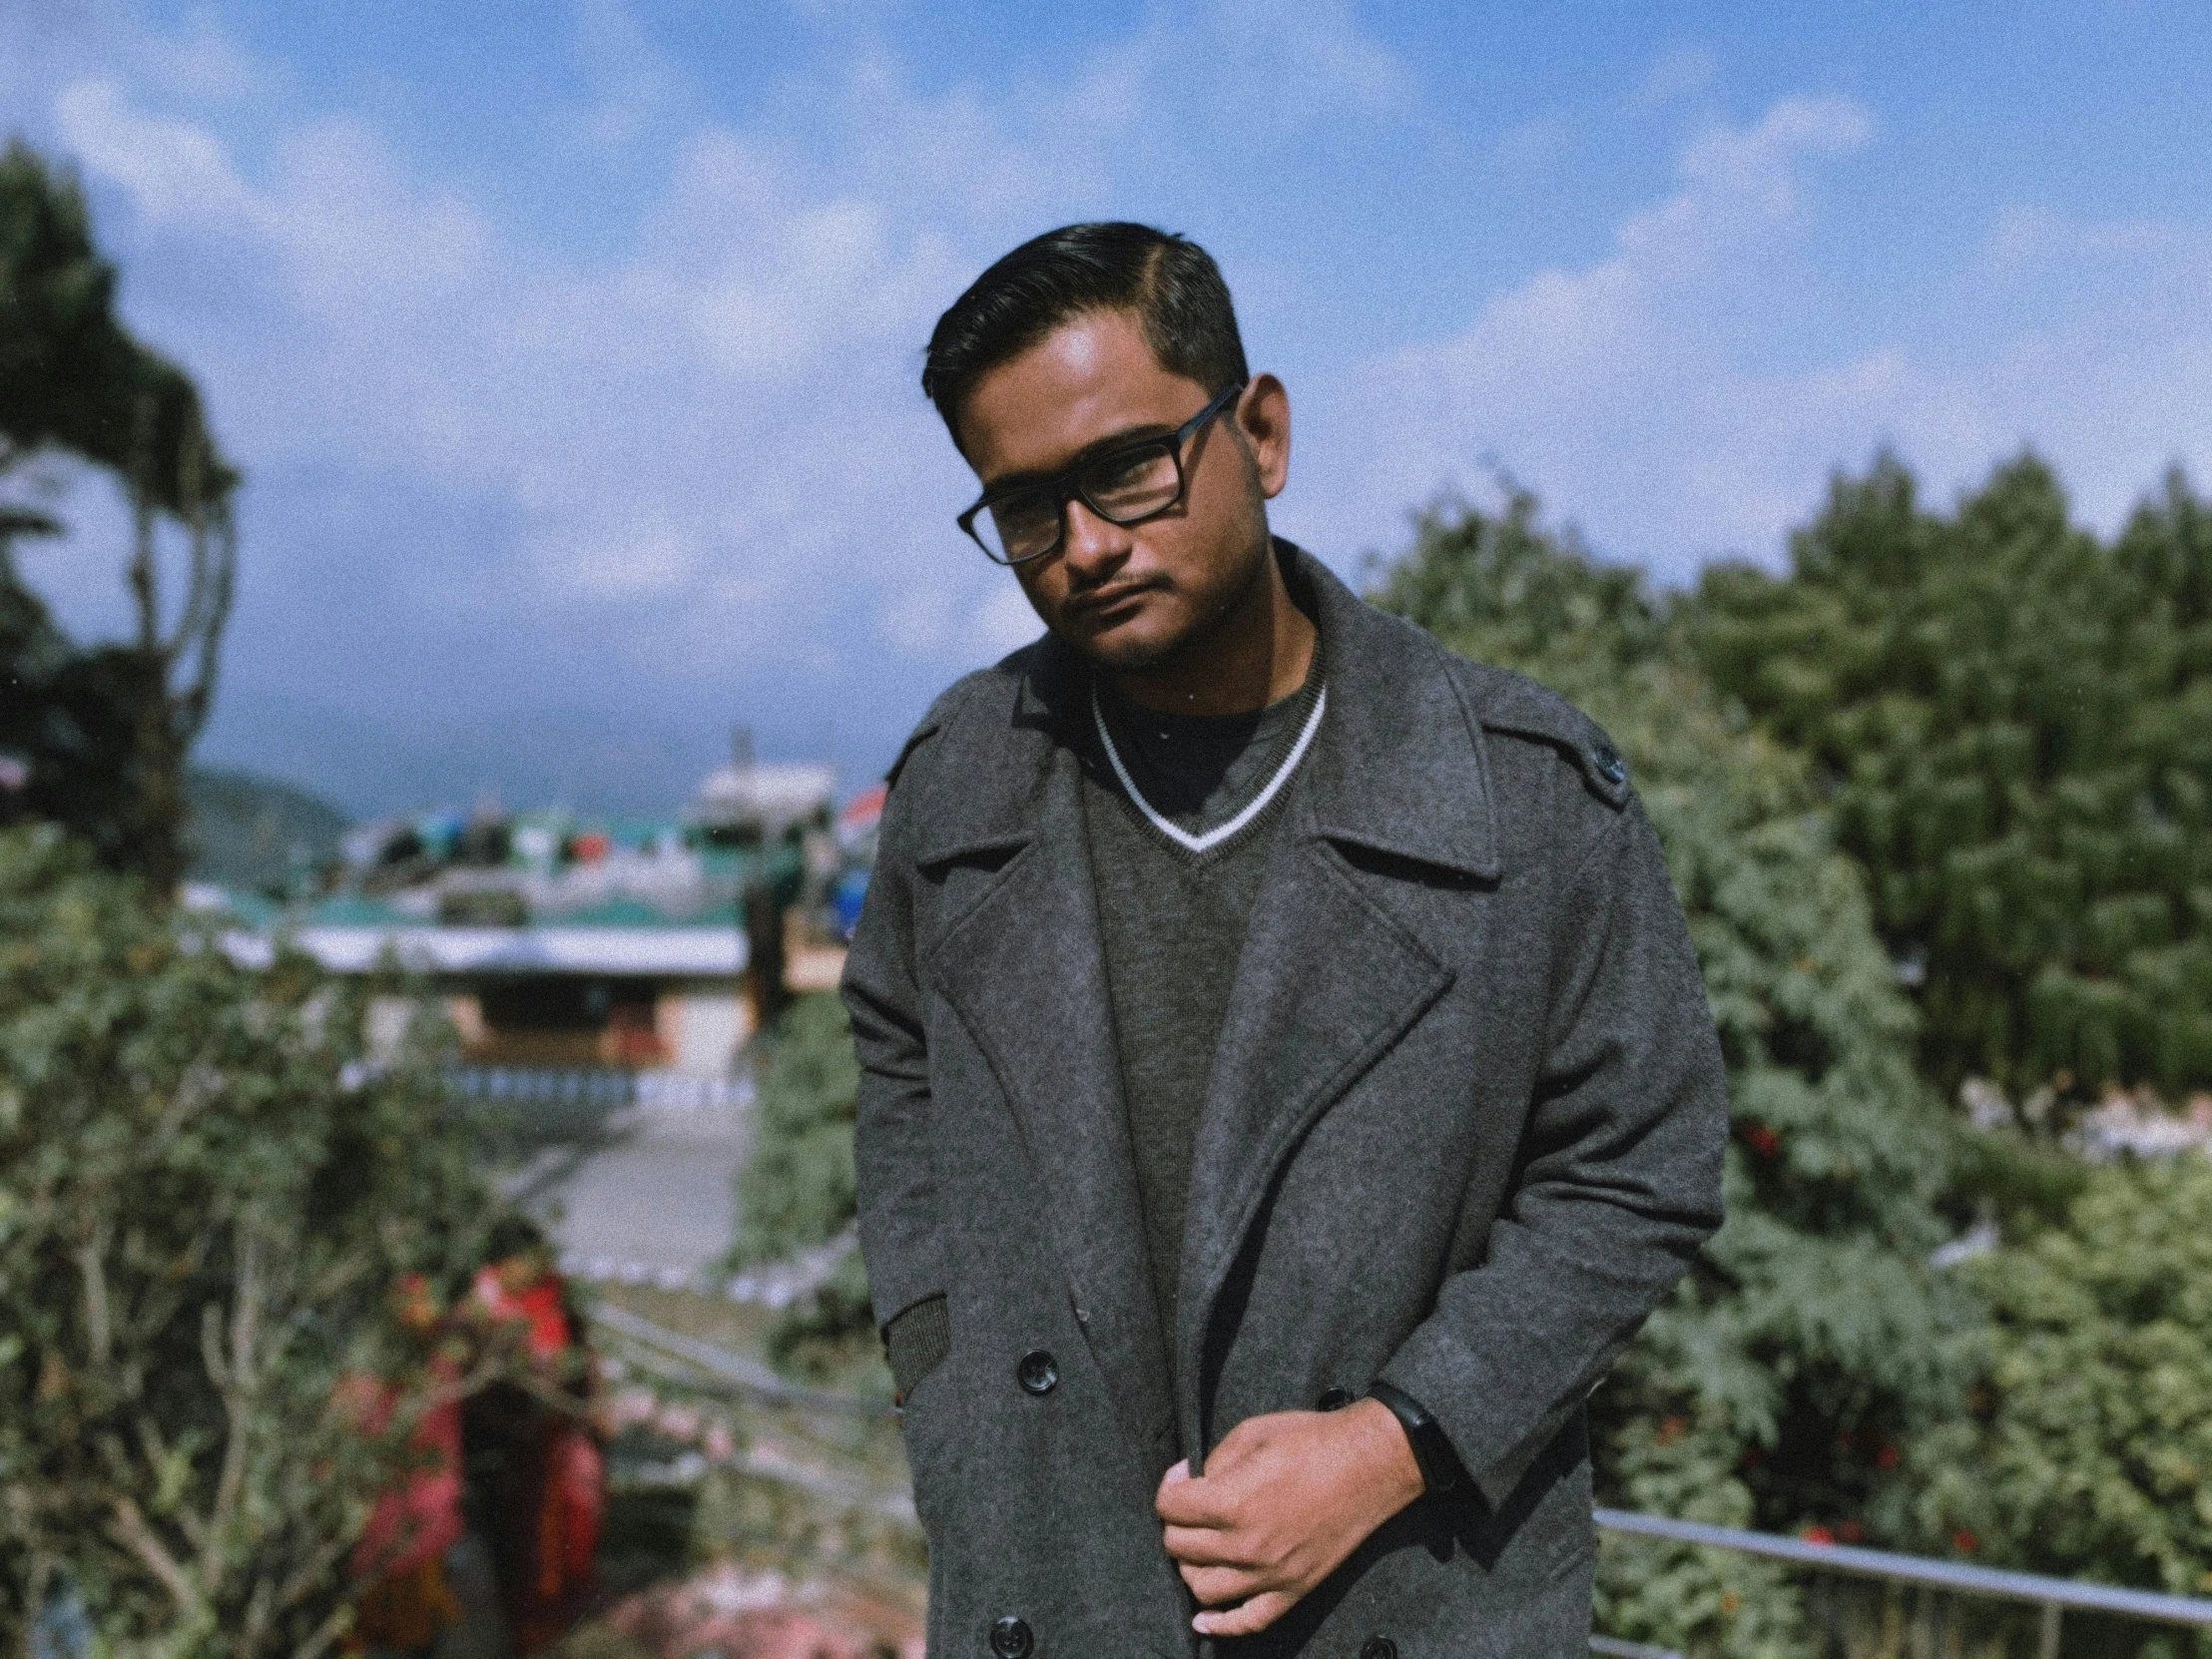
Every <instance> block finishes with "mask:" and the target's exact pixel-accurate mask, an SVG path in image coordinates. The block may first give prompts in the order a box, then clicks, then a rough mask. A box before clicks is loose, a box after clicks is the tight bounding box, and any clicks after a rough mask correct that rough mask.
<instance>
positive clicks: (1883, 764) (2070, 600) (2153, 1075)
mask: <svg viewBox="0 0 2212 1659" xmlns="http://www.w3.org/2000/svg"><path fill="white" fill-rule="evenodd" d="M2208 589H2212V529H2208V528H2207V519H2206V514H2205V512H2204V509H2203V508H2202V507H2201V505H2200V504H2199V503H2198V502H2197V501H2196V499H2195V498H2194V497H2193V496H2192V495H2191V494H2190V493H2189V491H2188V488H2187V485H2186V483H2185V482H2183V481H2182V480H2181V479H2179V478H2178V477H2176V478H2175V479H2173V480H2171V481H2170V482H2169V486H2168V490H2167V493H2166V496H2165V498H2164V499H2163V501H2161V502H2158V503H2154V504H2151V505H2147V506H2145V507H2144V508H2143V509H2142V510H2141V511H2140V512H2138V513H2137V515H2136V517H2135V520H2134V522H2133V523H2132V524H2131V525H2130V526H2129V528H2128V530H2127V532H2126V534H2125V535H2124V536H2123V537H2122V538H2121V539H2120V542H2119V545H2118V546H2117V547H2116V548H2113V549H2107V548H2105V547H2103V546H2100V545H2099V543H2098V542H2097V540H2096V538H2095V537H2093V536H2092V535H2090V534H2088V533H2087V532H2085V531H2083V530H2080V529H2078V528H2077V527H2075V526H2074V525H2072V524H2071V523H2070V522H2069V521H2068V516H2067V507H2066V501H2065V497H2064V495H2063V493H2062V492H2061V490H2060V489H2059V486H2058V483H2057V480H2056V479H2055V478H2054V477H2053V475H2052V474H2051V472H2050V470H2049V469H2048V468H2047V467H2046V466H2044V465H2043V464H2042V463H2041V462H2040V461H2037V460H2035V459H2034V458H2032V457H2023V458H2022V459H2020V460H2017V461H2014V462H2012V463H2010V464H2009V465H2006V466H2004V467H2001V468H1999V469H1998V470H1997V471H1996V473H1995V474H1994V475H1993V476H1992V477H1991V478H1990V480H1989V481H1988V483H1987V484H1986V485H1985V486H1984V487H1983V488H1982V489H1981V490H1979V491H1978V492H1976V493H1975V494H1973V495H1972V496H1969V497H1968V498H1966V499H1965V500H1963V501H1961V502H1960V504H1959V506H1958V508H1957V510H1956V511H1955V512H1954V513H1953V514H1951V515H1950V516H1948V517H1943V516H1940V515H1936V514H1933V513H1930V512H1927V511H1925V510H1924V509H1923V508H1922V507H1921V505H1920V503H1919V502H1918V500H1917V497H1916V491H1915V487H1914V483H1913V479H1912V476H1911V474H1910V473H1908V472H1907V471H1906V470H1905V468H1904V467H1903V466H1901V465H1899V464H1898V463H1897V462H1896V461H1894V460H1891V459H1888V458H1884V459H1881V460H1878V461H1877V462H1876V464H1875V465H1874V467H1873V468H1872V469H1871V470H1870V471H1869V472H1868V474H1867V475H1866V476H1865V477H1864V478H1859V479H1850V478H1841V477H1840V478H1838V479H1837V480H1836V482H1835V484H1834V486H1833V488H1832V490H1831V494H1830V498H1829V502H1828V505H1827V508H1826V510H1825V511H1824V512H1823V513H1822V514H1821V515H1820V517H1819V518H1818V519H1817V520H1815V522H1814V523H1813V524H1811V525H1810V526H1809V527H1807V528H1806V529H1805V530H1803V531H1801V532H1799V533H1798V534H1797V535H1796V536H1795V537H1793V538H1792V543H1791V569H1790V573H1789V575H1788V576H1786V577H1773V576H1768V575H1766V574H1764V573H1762V572H1759V571H1756V570H1753V569H1749V568H1746V567H1740V566H1739V567H1724V568H1719V569H1716V570H1713V571H1711V572H1709V573H1708V575H1707V576H1706V578H1705V580H1704V583H1703V585H1702V588H1701V591H1700V594H1699V601H1698V604H1697V605H1696V607H1695V609H1694V613H1693V617H1692V624H1691V627H1690V629H1689V634H1690V637H1691V639H1692V641H1693V642H1694V648H1695V652H1696V655H1697V657H1698V659H1699V661H1700V662H1701V663H1702V665H1703V666H1704V668H1705V669H1706V670H1707V672H1708V673H1709V674H1710V676H1711V677H1712V679H1713V680H1714V682H1715V683H1716V685H1718V686H1719V687H1720V689H1721V690H1722V691H1723V692H1724V693H1725V694H1726V695H1728V696H1730V697H1732V698H1734V699H1737V700H1739V701H1740V703H1741V704H1742V705H1743V707H1745V708H1746V709H1748V710H1749V711H1750V712H1751V713H1752V714H1753V716H1754V717H1755V718H1756V719H1757V720H1758V721H1759V722H1760V723H1761V724H1762V725H1763V726H1764V727H1765V729H1766V730H1768V731H1769V732H1771V733H1773V734H1774V735H1775V736H1776V737H1777V738H1779V739H1780V740H1781V741H1783V742H1784V743H1786V744H1789V745H1791V746H1793V747H1796V748H1799V749H1801V750H1803V751H1804V752H1805V753H1806V754H1807V755H1808V756H1809V757H1810V759H1811V761H1812V763H1813V765H1814V767H1815V769H1816V771H1817V774H1818V776H1819V777H1820V779H1821V781H1822V784H1823V787H1824V790H1825V791H1826V792H1827V793H1829V794H1830V795H1831V796H1832V799H1833V809H1834V819H1835V823H1836V827H1837V832H1838V836H1839V840H1840V843H1841V844H1842V845H1843V846H1844V847H1845V849H1846V850H1848V851H1849V852H1850V853H1851V854H1852V855H1853V856H1854V857H1856V858H1857V859H1858V860H1859V861H1860V862H1861V864H1862V865H1863V866H1864V867H1865V869H1866V871H1867V873H1868V877H1869V881H1870V885H1871V890H1872V893H1873V896H1874V902H1875V915H1876V921H1877V925H1878V926H1879V928H1880V930H1881V932H1882V935H1883V938H1884V940H1885V942H1886V943H1887V944H1888V946H1889V948H1890V949H1891V951H1892V953H1893V954H1894V955H1895V956H1896V957H1897V958H1898V960H1899V962H1900V963H1901V965H1902V966H1903V967H1904V969H1905V971H1906V973H1907V975H1908V976H1909V977H1914V978H1920V979H1922V980H1924V983H1923V984H1922V988H1921V993H1920V994H1921V1001H1922V1012H1923V1024H1922V1045H1921V1053H1922V1063H1923V1068H1924V1070H1925V1071H1926V1073H1927V1074H1928V1075H1929V1076H1930V1077H1931V1078H1933V1079H1934V1080H1936V1082H1937V1083H1938V1084H1940V1085H1941V1086H1943V1087H1945V1088H1946V1089H1947V1088H1955V1087H1956V1086H1957V1085H1958V1084H1959V1083H1960V1082H1961V1081H1962V1080H1963V1079H1965V1078H1967V1077H1969V1076H1975V1075H1978V1076H1981V1077H1985V1078H1989V1079H1991V1080H1993V1081H1995V1082H1996V1083H1998V1084H1999V1085H2000V1086H2001V1087H2003V1088H2004V1089H2005V1090H2006V1091H2008V1092H2009V1093H2011V1094H2012V1095H2014V1096H2015V1097H2017V1096H2019V1095H2023V1094H2026V1093H2028V1092H2030V1091H2033V1090H2036V1089H2039V1088H2041V1087H2043V1086H2045V1085H2049V1086H2051V1087H2053V1088H2054V1089H2055V1090H2056V1092H2057V1093H2058V1094H2059V1095H2061V1096H2066V1095H2070V1096H2072V1097H2074V1098H2076V1099H2080V1098H2087V1097H2090V1096H2092V1095H2093V1094H2094V1093H2096V1092H2097V1091H2099V1090H2101V1089H2103V1088H2104V1087H2107V1086H2110V1085H2114V1084H2119V1085H2133V1084H2136V1083H2140V1082H2149V1083H2152V1084H2154V1085H2157V1086H2158V1087H2160V1088H2162V1089H2166V1090H2170V1091H2181V1090H2186V1089H2190V1088H2196V1087H2202V1086H2204V1085H2205V1083H2206V1082H2207V1081H2208V1080H2212V801H2208V788H2212V736H2208V733H2212V727H2208V724H2207V720H2206V716H2207V714H2208V713H2212V650H2208V649H2207V648H2208V647H2212V624H2208V622H2207V599H2206V595H2207V591H2208Z"/></svg>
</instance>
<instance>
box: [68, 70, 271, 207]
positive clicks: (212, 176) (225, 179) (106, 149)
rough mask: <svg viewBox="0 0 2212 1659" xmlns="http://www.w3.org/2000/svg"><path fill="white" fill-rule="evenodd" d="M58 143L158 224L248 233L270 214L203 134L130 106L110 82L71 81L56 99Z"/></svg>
mask: <svg viewBox="0 0 2212 1659" xmlns="http://www.w3.org/2000/svg"><path fill="white" fill-rule="evenodd" d="M54 113H55V116H56V119H57V121H58V122H59V125H60V128H61V134H62V138H63V140H64V141H65V142H66V143H67V144H68V145H69V147H70V149H71V150H72V151H74V152H75V153H76V155H77V156H78V157H79V158H81V159H82V161H83V162H84V164H85V166H86V167H88V168H90V169H91V170H92V171H93V172H94V173H97V174H102V175H105V176H106V177H107V178H108V179H110V180H112V181H113V182H115V183H116V184H119V185H121V186H123V188H124V189H125V190H127V191H129V192H130V193H131V197H132V200H133V201H134V203H135V204H136V205H137V207H138V210H139V212H140V213H142V214H144V215H145V216H146V218H147V219H148V220H150V221H152V222H153V223H154V224H156V225H191V226H197V227H203V228H207V229H211V230H212V229H221V230H225V231H231V232H245V233H251V232H254V231H258V230H259V231H266V230H268V229H269V224H268V216H267V211H266V209H265V207H264V205H263V204H262V202H261V201H260V200H259V199H258V198H257V197H256V195H255V193H254V192H253V191H252V190H250V189H249V188H248V187H247V184H246V181H245V180H244V179H242V178H240V177H239V175H238V172H237V170H236V169H235V168H233V166H232V165H231V159H230V157H229V155H228V154H227V153H226V152H225V150H224V147H223V145H222V143H221V142H220V141H219V140H218V139H217V138H216V137H215V136H214V135H213V134H212V133H210V132H209V131H208V130H207V129H206V128H204V127H200V126H196V125H194V124H192V123H190V122H184V121H164V120H160V119H157V118H156V117H153V116H149V115H145V114H143V113H141V112H140V111H138V110H135V109H133V108H132V107H131V104H130V101H129V99H128V98H127V96H126V95H125V93H124V90H123V88H122V87H121V86H120V85H118V84H117V83H116V82H115V81H112V80H104V79H103V80H82V81H73V82H71V83H70V84H69V85H68V86H66V87H64V88H63V89H62V91H61V93H60V94H59V96H57V97H56V98H55V100H54Z"/></svg>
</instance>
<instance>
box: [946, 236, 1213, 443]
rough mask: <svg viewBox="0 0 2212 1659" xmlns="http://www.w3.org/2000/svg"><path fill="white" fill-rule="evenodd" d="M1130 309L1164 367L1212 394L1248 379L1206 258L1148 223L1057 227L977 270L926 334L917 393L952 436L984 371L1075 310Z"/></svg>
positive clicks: (1210, 258) (1196, 248)
mask: <svg viewBox="0 0 2212 1659" xmlns="http://www.w3.org/2000/svg"><path fill="white" fill-rule="evenodd" d="M1122 310H1126V311H1134V312H1136V314H1137V318H1138V321H1139V322H1141V323H1142V324H1143V327H1144V337H1145V343H1146V344H1147V345H1149V346H1151V347H1152V355H1153V356H1154V358H1155V359H1157V360H1158V362H1159V364H1160V366H1161V367H1162V368H1164V369H1166V370H1167V371H1168V372H1169V373H1170V374H1180V375H1182V376H1183V377H1184V378H1185V379H1189V380H1195V381H1197V382H1198V384H1199V385H1201V386H1203V387H1204V388H1205V389H1206V390H1207V391H1209V392H1221V391H1226V390H1228V389H1229V388H1230V387H1231V386H1235V385H1242V384H1243V383H1244V381H1245V380H1246V379H1247V378H1249V371H1248V370H1247V369H1246V367H1245V354H1244V341H1243V340H1242V339H1240V338H1239V337H1238V335H1237V313H1236V309H1235V308H1234V307H1233V306H1232V305H1231V304H1230V302H1229V284H1228V283H1227V282H1225V281H1223V280H1222V279H1221V268H1220V267H1219V266H1217V265H1215V264H1214V260H1213V256H1212V255H1210V254H1208V253H1207V252H1206V250H1205V249H1203V248H1201V247H1199V246H1198V244H1197V243H1195V242H1192V241H1190V240H1189V239H1188V238H1186V237H1179V236H1175V235H1172V234H1171V233H1169V232H1166V231H1155V230H1154V229H1153V228H1152V227H1151V226H1149V225H1130V224H1126V223H1120V222H1116V223H1110V224H1095V225H1064V226H1062V227H1061V228H1060V229H1059V230H1057V231H1047V232H1046V233H1045V234H1044V235H1043V236H1041V237H1035V238H1032V239H1031V240H1030V241H1028V242H1025V243H1023V244H1022V245H1021V246H1020V247H1019V248H1017V249H1015V250H1014V251H1013V252H1012V253H1011V254H1008V255H1007V256H1005V258H1003V259H1001V260H1000V261H999V262H998V263H997V264H996V265H994V266H992V267H991V268H990V270H988V271H986V272H984V273H983V275H982V276H980V277H976V278H975V280H974V282H973V283H971V284H970V285H969V287H968V290H967V292H965V293H963V294H961V295H960V297H959V298H957V299H955V300H953V301H952V304H951V306H950V307H949V308H948V309H947V310H946V311H945V313H944V315H942V316H940V317H938V318H937V326H936V328H935V329H934V331H932V332H931V334H930V335H929V350H928V354H927V355H926V356H925V357H924V358H923V361H922V365H921V389H922V390H923V391H924V392H926V393H927V394H928V396H929V400H930V401H931V402H932V403H934V404H936V406H937V413H938V414H940V415H942V416H943V417H944V423H945V426H946V427H947V428H948V429H949V430H950V431H951V433H952V441H953V442H954V443H955V444H956V443H958V442H959V441H960V429H959V427H958V425H957V424H956V422H957V420H958V418H959V413H960V408H961V405H962V404H964V403H965V402H966V401H967V395H968V393H969V392H970V391H972V390H974V389H975V382H976V381H977V380H979V379H981V378H982V377H983V376H984V375H985V374H987V373H989V372H990V371H991V370H992V369H994V368H996V367H998V366H999V364H1001V363H1004V362H1008V361H1010V360H1011V359H1013V358H1015V357H1018V356H1020V355H1021V354H1022V353H1023V352H1024V351H1026V350H1028V349H1029V348H1030V347H1031V346H1032V345H1035V344H1036V343H1037V342H1038V341H1039V340H1041V339H1043V338H1044V337H1045V336H1046V335H1047V334H1049V333H1051V332H1052V330H1053V329H1055V328H1057V327H1059V326H1060V325H1061V324H1062V323H1063V322H1067V321H1069V320H1071V319H1072V318H1074V317H1078V316H1083V315H1087V314H1089V313H1090V312H1093V311H1122Z"/></svg>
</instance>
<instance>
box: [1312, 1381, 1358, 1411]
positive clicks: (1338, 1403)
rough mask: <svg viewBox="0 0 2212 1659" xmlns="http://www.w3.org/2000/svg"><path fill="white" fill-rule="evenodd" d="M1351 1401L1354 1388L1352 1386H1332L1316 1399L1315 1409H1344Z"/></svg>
mask: <svg viewBox="0 0 2212 1659" xmlns="http://www.w3.org/2000/svg"><path fill="white" fill-rule="evenodd" d="M1351 1403H1352V1390H1351V1389H1350V1388H1343V1387H1338V1388H1330V1389H1328V1390H1326V1391H1325V1392H1324V1393H1323V1394H1322V1396H1321V1398H1319V1399H1317V1400H1315V1401H1314V1409H1315V1410H1317V1411H1342V1410H1343V1409H1344V1408H1345V1407H1346V1406H1347V1405H1350V1404H1351Z"/></svg>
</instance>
